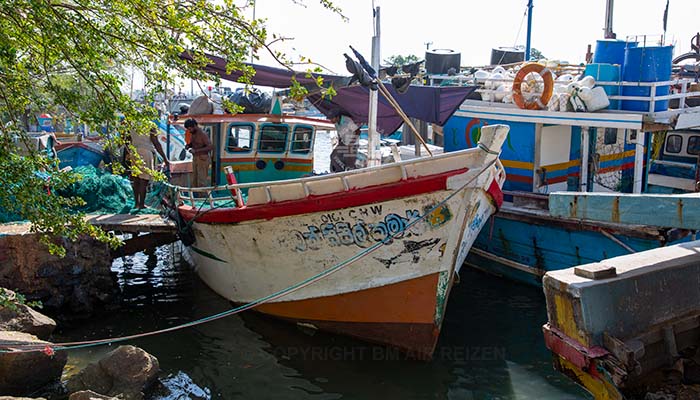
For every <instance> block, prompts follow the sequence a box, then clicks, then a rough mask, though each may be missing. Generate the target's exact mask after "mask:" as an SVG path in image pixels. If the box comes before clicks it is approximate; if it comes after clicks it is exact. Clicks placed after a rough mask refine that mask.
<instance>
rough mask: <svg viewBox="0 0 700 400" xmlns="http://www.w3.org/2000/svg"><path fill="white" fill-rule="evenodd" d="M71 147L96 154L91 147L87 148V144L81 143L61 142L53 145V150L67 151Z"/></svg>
mask: <svg viewBox="0 0 700 400" xmlns="http://www.w3.org/2000/svg"><path fill="white" fill-rule="evenodd" d="M71 147H80V148H83V149H85V150H90V151H94V152H97V150H95V149H93V148H92V147H90V146H88V145H87V144H85V143H81V142H61V144H57V145H54V149H56V151H59V150H64V149H68V148H71Z"/></svg>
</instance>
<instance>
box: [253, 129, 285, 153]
mask: <svg viewBox="0 0 700 400" xmlns="http://www.w3.org/2000/svg"><path fill="white" fill-rule="evenodd" d="M288 133H289V127H287V126H286V125H265V126H263V127H262V130H261V131H260V143H259V145H258V151H264V152H268V153H284V150H285V149H286V148H287V134H288Z"/></svg>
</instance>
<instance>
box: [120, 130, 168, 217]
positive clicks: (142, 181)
mask: <svg viewBox="0 0 700 400" xmlns="http://www.w3.org/2000/svg"><path fill="white" fill-rule="evenodd" d="M130 139H131V144H132V145H133V146H134V149H135V150H136V153H137V154H138V157H139V158H140V159H141V160H142V161H143V164H142V166H141V165H139V168H138V170H139V174H138V176H131V187H132V188H133V189H134V207H135V208H136V209H139V210H141V209H144V208H146V204H145V201H146V189H147V188H148V181H149V180H150V179H151V174H150V173H148V171H147V170H146V168H148V169H151V170H153V169H155V164H154V157H153V152H154V151H155V152H158V155H160V157H161V158H162V159H163V161H164V163H165V165H166V166H167V165H170V162H169V161H168V157H166V156H165V151H163V147H162V146H161V145H160V142H159V141H158V136H157V131H156V128H151V132H150V133H149V135H148V136H145V135H139V134H137V133H132V134H131V137H130ZM127 149H129V147H127ZM128 158H129V164H130V165H131V168H132V169H133V168H134V166H136V165H137V164H138V163H139V162H138V160H137V158H136V157H134V156H132V154H131V153H129V156H128Z"/></svg>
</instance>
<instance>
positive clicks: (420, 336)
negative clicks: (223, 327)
mask: <svg viewBox="0 0 700 400" xmlns="http://www.w3.org/2000/svg"><path fill="white" fill-rule="evenodd" d="M463 175H465V174H462V175H458V176H453V177H448V178H443V181H444V182H445V184H448V185H449V183H448V181H450V179H454V180H455V181H459V180H460V177H462V176H463ZM491 179H493V178H491ZM486 186H487V187H488V185H486ZM377 190H382V189H381V188H377ZM436 206H437V208H436V209H435V210H433V211H431V212H429V213H428V214H427V216H426V217H425V218H421V217H422V216H423V215H424V214H426V211H430V210H431V209H432V208H433V207H436ZM494 211H495V205H494V203H493V201H492V197H491V195H490V194H489V193H488V192H487V190H486V189H485V188H481V187H477V188H473V187H470V188H467V189H463V190H460V191H455V190H448V189H446V188H445V190H440V191H436V192H431V193H421V194H417V195H412V196H407V197H403V198H400V199H391V200H386V201H380V202H374V203H368V204H365V205H363V206H355V207H347V208H341V209H335V210H332V211H319V212H312V213H307V214H300V215H294V216H288V217H277V218H272V219H264V220H254V221H249V222H241V223H234V224H216V223H198V222H195V223H194V224H193V228H194V233H195V237H196V243H195V244H194V245H193V246H192V247H191V249H192V250H193V257H194V259H195V263H196V265H197V271H198V273H199V275H200V277H201V278H202V279H203V280H204V281H205V282H206V283H207V284H208V285H209V286H210V287H211V288H212V289H213V290H214V291H216V292H217V293H219V294H220V295H222V296H223V297H225V298H227V299H229V300H231V301H233V302H236V303H249V302H252V301H255V300H257V299H260V298H263V297H265V296H268V295H270V294H272V293H276V292H278V291H281V290H284V289H286V288H289V287H292V286H294V285H295V284H297V283H298V282H300V281H303V280H305V279H311V278H312V277H314V276H315V275H317V274H320V273H322V272H323V271H324V270H327V269H329V268H331V267H333V266H336V265H338V264H339V263H342V262H344V261H345V260H349V259H352V258H354V257H360V258H359V259H358V260H357V261H355V262H353V263H351V264H348V265H347V266H345V267H344V268H343V269H341V270H339V271H337V272H335V273H333V274H332V275H329V276H327V277H325V278H324V279H322V280H319V281H318V282H315V283H314V284H312V285H309V286H306V287H303V288H301V289H299V290H295V291H293V292H291V293H289V294H287V295H286V296H284V297H281V298H279V299H275V300H273V301H270V302H267V303H265V304H262V305H260V306H258V307H257V310H258V311H260V312H263V313H266V314H270V315H274V316H276V317H280V318H284V319H287V320H292V321H297V322H303V323H307V324H312V325H313V326H315V327H317V328H319V329H323V330H328V331H332V332H337V333H342V334H346V335H350V336H354V337H358V338H361V339H363V340H367V341H371V342H378V343H384V344H388V345H392V346H395V347H398V348H400V349H402V350H404V351H406V352H407V353H409V354H410V355H412V356H415V357H417V358H427V357H430V355H431V354H432V352H433V349H434V347H435V344H436V342H437V338H438V335H439V332H440V325H441V323H442V317H443V315H444V311H445V306H446V299H447V296H448V294H449V291H450V288H451V284H452V279H453V276H454V273H455V271H456V270H457V269H458V266H460V265H461V264H462V262H463V261H464V259H465V257H466V254H467V252H468V250H469V248H470V247H471V245H472V243H473V242H474V240H475V239H476V236H477V234H478V232H479V230H480V229H481V227H482V225H483V224H484V223H485V222H486V220H488V217H489V216H490V215H491V214H492V213H493V212H494ZM404 230H405V231H404ZM401 232H403V233H401ZM392 235H395V237H393V238H392ZM383 242H386V243H384V244H382V243H383Z"/></svg>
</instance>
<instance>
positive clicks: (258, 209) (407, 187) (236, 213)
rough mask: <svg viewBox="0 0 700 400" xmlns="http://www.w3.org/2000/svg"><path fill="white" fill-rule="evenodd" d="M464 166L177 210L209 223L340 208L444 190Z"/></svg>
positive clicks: (268, 217)
mask: <svg viewBox="0 0 700 400" xmlns="http://www.w3.org/2000/svg"><path fill="white" fill-rule="evenodd" d="M467 170H468V169H467V168H462V169H458V170H453V171H449V172H444V173H441V174H436V175H429V176H424V177H419V178H411V179H407V180H405V181H400V182H395V183H389V184H383V185H376V186H369V187H366V188H360V189H352V190H349V191H347V192H337V193H331V194H326V195H321V196H309V197H305V198H303V199H298V200H289V201H283V202H279V203H270V204H259V205H253V206H245V207H241V208H219V209H212V210H211V211H205V212H202V213H201V214H200V215H197V213H198V211H201V210H199V209H198V208H197V207H192V206H185V205H183V206H180V207H179V210H180V214H181V215H182V216H183V218H185V219H186V220H191V219H193V218H194V217H195V216H196V217H197V222H202V223H213V224H230V223H236V222H242V221H251V220H256V219H272V218H278V217H287V216H292V215H300V214H309V213H314V212H322V211H331V210H341V209H344V208H349V207H357V206H362V205H369V204H374V203H379V202H382V201H389V200H393V199H399V198H402V197H408V196H415V195H419V194H424V193H430V192H436V191H439V190H445V188H446V187H447V186H446V182H447V178H449V177H450V176H454V175H458V174H461V173H465V172H467Z"/></svg>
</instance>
